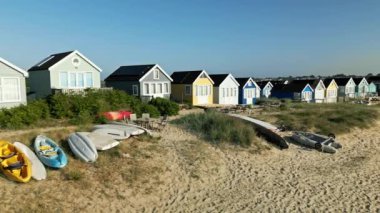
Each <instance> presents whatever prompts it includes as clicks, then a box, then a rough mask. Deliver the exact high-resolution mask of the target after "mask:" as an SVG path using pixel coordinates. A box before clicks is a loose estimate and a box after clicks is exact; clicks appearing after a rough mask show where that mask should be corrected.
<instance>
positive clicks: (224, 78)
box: [210, 74, 239, 105]
mask: <svg viewBox="0 0 380 213" xmlns="http://www.w3.org/2000/svg"><path fill="white" fill-rule="evenodd" d="M210 77H211V79H212V80H213V81H214V90H213V93H214V97H213V99H214V103H215V104H223V105H237V104H239V83H238V82H237V81H236V79H235V78H234V77H233V76H232V75H231V74H217V75H210Z"/></svg>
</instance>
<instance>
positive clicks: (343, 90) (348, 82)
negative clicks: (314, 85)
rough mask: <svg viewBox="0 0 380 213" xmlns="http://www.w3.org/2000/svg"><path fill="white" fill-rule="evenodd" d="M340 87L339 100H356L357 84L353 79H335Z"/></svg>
mask: <svg viewBox="0 0 380 213" xmlns="http://www.w3.org/2000/svg"><path fill="white" fill-rule="evenodd" d="M334 80H335V82H336V84H337V85H338V87H339V89H338V100H341V101H347V100H348V99H349V98H355V88H356V84H355V82H354V80H353V79H352V78H351V77H348V78H334Z"/></svg>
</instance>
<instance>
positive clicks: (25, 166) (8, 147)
mask: <svg viewBox="0 0 380 213" xmlns="http://www.w3.org/2000/svg"><path fill="white" fill-rule="evenodd" d="M0 161H1V163H0V170H1V171H2V172H3V173H4V175H5V176H7V177H8V178H9V179H11V180H14V181H17V182H22V183H26V182H29V180H30V178H31V177H32V164H31V163H30V161H29V159H28V158H27V157H26V156H25V155H24V153H22V152H20V151H19V150H18V149H17V148H16V147H14V146H13V144H11V143H9V142H7V141H0Z"/></svg>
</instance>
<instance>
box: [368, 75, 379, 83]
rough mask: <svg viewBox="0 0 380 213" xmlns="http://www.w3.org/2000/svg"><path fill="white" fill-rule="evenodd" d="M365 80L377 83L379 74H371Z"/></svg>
mask: <svg viewBox="0 0 380 213" xmlns="http://www.w3.org/2000/svg"><path fill="white" fill-rule="evenodd" d="M367 81H368V83H371V82H376V83H378V82H380V76H371V77H368V78H367Z"/></svg>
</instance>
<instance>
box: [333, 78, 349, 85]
mask: <svg viewBox="0 0 380 213" xmlns="http://www.w3.org/2000/svg"><path fill="white" fill-rule="evenodd" d="M334 80H335V83H336V84H337V85H338V86H346V84H347V83H348V81H349V80H350V77H349V78H334Z"/></svg>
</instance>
